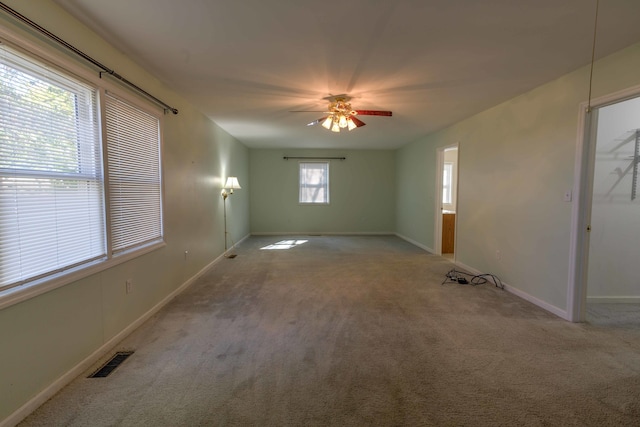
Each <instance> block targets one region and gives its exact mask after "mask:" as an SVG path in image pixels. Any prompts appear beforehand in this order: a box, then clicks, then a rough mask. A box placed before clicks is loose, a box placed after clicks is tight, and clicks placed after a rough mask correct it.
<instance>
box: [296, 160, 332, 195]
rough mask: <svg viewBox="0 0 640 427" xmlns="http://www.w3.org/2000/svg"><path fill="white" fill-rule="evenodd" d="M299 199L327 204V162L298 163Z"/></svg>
mask: <svg viewBox="0 0 640 427" xmlns="http://www.w3.org/2000/svg"><path fill="white" fill-rule="evenodd" d="M299 201H300V203H312V204H325V205H326V204H329V162H313V163H304V162H301V163H300V197H299Z"/></svg>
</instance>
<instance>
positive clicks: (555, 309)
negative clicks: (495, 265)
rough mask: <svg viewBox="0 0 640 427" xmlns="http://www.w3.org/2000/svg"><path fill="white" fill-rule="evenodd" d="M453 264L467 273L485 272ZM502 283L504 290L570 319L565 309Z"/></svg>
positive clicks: (458, 263) (456, 263) (565, 318)
mask: <svg viewBox="0 0 640 427" xmlns="http://www.w3.org/2000/svg"><path fill="white" fill-rule="evenodd" d="M455 265H457V266H458V267H460V268H461V269H463V270H465V271H467V272H469V273H472V274H476V275H479V274H485V273H482V272H481V271H479V270H476V269H475V268H473V267H469V266H468V265H465V264H463V263H461V262H458V261H456V262H455ZM501 281H502V280H501ZM502 284H503V285H504V290H505V291H508V292H510V293H512V294H514V295H516V296H518V297H520V298H522V299H523V300H525V301H529V302H530V303H532V304H534V305H537V306H538V307H540V308H542V309H544V310H546V311H548V312H550V313H553V314H555V315H556V316H558V317H560V318H562V319H564V320H569V321H570V318H569V313H567V311H566V310H562V309H560V308H558V307H556V306H555V305H552V304H549V303H548V302H545V301H542V300H541V299H538V298H536V297H534V296H532V295H529V294H528V293H526V292H524V291H522V290H520V289H518V288H514V287H513V286H510V285H508V284H507V283H505V282H502Z"/></svg>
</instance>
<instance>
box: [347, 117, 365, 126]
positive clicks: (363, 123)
mask: <svg viewBox="0 0 640 427" xmlns="http://www.w3.org/2000/svg"><path fill="white" fill-rule="evenodd" d="M351 121H352V122H353V123H354V124H355V125H356V127H359V128H360V127H362V126H364V125H366V123H365V122H363V121H362V120H360V119H359V118H357V117H356V116H351Z"/></svg>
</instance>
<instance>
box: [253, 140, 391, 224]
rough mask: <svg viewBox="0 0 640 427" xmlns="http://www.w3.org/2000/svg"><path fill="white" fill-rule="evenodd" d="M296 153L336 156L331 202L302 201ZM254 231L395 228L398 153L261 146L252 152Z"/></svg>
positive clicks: (330, 171) (332, 168) (333, 162)
mask: <svg viewBox="0 0 640 427" xmlns="http://www.w3.org/2000/svg"><path fill="white" fill-rule="evenodd" d="M284 156H296V157H346V160H331V161H330V166H329V185H330V189H329V194H330V204H329V205H321V206H309V205H300V204H299V203H298V163H299V160H293V159H291V160H284V159H283V157H284ZM249 158H250V162H249V165H250V166H249V168H250V170H251V178H250V188H251V190H250V197H251V232H252V233H256V234H259V233H301V234H302V233H392V232H393V231H394V229H395V193H394V192H395V179H396V177H395V153H394V152H393V151H387V150H351V151H349V150H291V149H290V150H259V149H251V150H250V152H249Z"/></svg>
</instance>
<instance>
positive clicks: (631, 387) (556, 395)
mask: <svg viewBox="0 0 640 427" xmlns="http://www.w3.org/2000/svg"><path fill="white" fill-rule="evenodd" d="M237 254H238V256H237V257H236V258H233V259H223V260H221V261H220V262H218V263H217V264H215V265H214V267H213V268H211V269H210V270H209V271H208V272H207V273H206V274H205V275H204V276H202V277H201V278H200V279H198V280H197V281H196V282H195V283H194V284H192V285H191V286H190V287H189V288H188V289H187V290H186V291H184V292H183V293H182V294H180V295H179V296H178V297H176V298H175V299H174V300H173V301H172V302H170V303H169V304H168V305H167V306H166V307H165V308H163V309H162V310H161V311H160V312H159V313H157V314H156V315H155V316H153V317H152V318H151V319H150V320H149V321H147V322H146V323H145V324H144V325H142V326H141V327H140V328H138V329H137V330H136V331H135V332H134V333H132V334H131V335H130V336H129V337H127V338H126V339H125V340H124V341H123V342H122V343H121V344H120V345H119V346H118V348H117V349H116V350H134V351H135V353H134V354H133V355H132V356H131V357H129V358H128V359H127V360H126V361H125V362H124V363H123V364H122V365H121V366H120V367H118V368H117V369H116V370H115V371H114V372H113V373H112V374H111V375H110V376H108V377H106V378H86V376H87V375H88V374H90V373H91V372H90V371H91V370H89V371H88V372H87V373H86V375H83V376H81V377H79V378H78V379H76V380H75V381H73V382H72V383H71V384H70V385H68V386H67V387H66V388H65V389H63V390H62V391H61V392H60V393H58V394H57V395H56V396H55V397H53V398H52V399H51V400H49V401H48V402H46V403H45V404H44V405H43V406H41V407H40V408H39V409H38V410H36V411H35V412H34V413H33V414H32V415H30V416H29V417H28V418H27V419H26V420H24V421H23V422H22V424H21V425H22V426H25V427H26V426H52V425H54V426H210V425H211V426H373V425H380V426H609V425H611V426H638V425H640V332H639V331H638V329H636V328H628V327H622V328H616V326H615V325H611V324H608V325H605V326H598V325H594V324H589V323H583V324H572V323H569V322H566V321H564V320H561V319H559V318H557V317H556V316H554V315H552V314H549V313H548V312H546V311H544V310H542V309H540V308H538V307H536V306H534V305H532V304H530V303H528V302H526V301H524V300H522V299H520V298H518V297H516V296H514V295H512V294H510V293H508V292H506V291H502V290H500V289H498V288H496V287H495V286H493V285H492V284H489V283H487V284H484V285H480V286H468V285H467V286H465V285H458V284H453V283H445V284H442V282H443V279H444V277H445V274H446V273H447V271H449V270H450V269H451V268H452V267H453V264H451V263H450V262H449V261H447V260H446V259H444V258H442V257H439V256H434V255H431V254H429V253H427V252H425V251H423V250H421V249H419V248H417V247H415V246H413V245H411V244H409V243H407V242H405V241H403V240H401V239H399V238H396V237H393V236H331V237H328V236H299V237H286V238H280V239H278V238H274V237H264V236H260V237H257V236H254V237H251V238H249V239H247V240H245V241H244V242H243V243H242V244H241V245H240V247H239V248H238V249H237ZM96 368H97V366H96V367H94V368H92V370H93V369H96Z"/></svg>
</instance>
